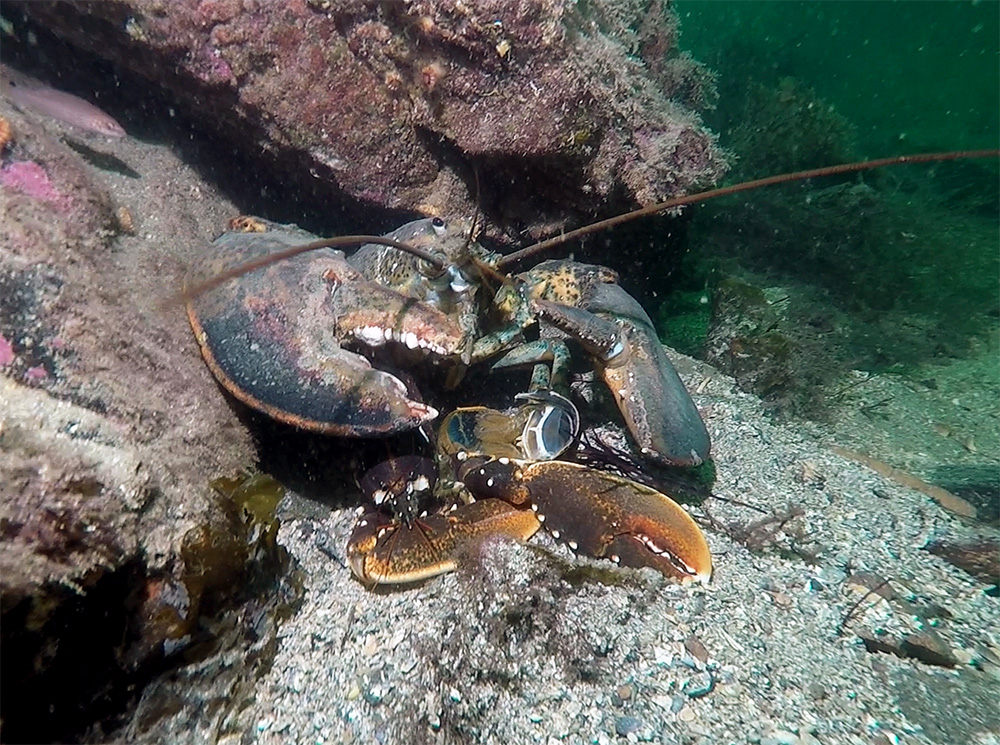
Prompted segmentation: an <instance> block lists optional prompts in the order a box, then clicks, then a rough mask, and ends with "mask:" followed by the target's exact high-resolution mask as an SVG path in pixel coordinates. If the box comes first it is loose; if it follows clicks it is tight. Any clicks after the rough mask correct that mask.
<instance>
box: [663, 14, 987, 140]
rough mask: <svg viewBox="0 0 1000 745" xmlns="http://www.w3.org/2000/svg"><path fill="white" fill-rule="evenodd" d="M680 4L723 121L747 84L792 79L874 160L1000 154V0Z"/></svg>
mask: <svg viewBox="0 0 1000 745" xmlns="http://www.w3.org/2000/svg"><path fill="white" fill-rule="evenodd" d="M674 7H675V8H676V10H677V12H678V14H679V15H680V18H681V40H680V43H681V47H682V48H684V49H686V50H688V51H690V52H691V53H692V54H693V55H694V57H695V58H696V59H698V60H700V61H701V62H704V63H705V64H707V65H708V66H709V67H710V68H712V69H713V70H716V71H717V72H718V74H719V84H720V85H719V91H720V101H719V111H720V113H721V114H722V115H723V117H724V116H725V115H726V114H727V112H728V111H729V104H731V102H732V101H733V99H734V98H735V94H736V93H738V91H739V88H740V87H741V85H745V82H746V80H747V79H748V78H749V79H755V80H757V81H759V82H761V83H764V84H768V83H775V82H777V81H778V80H780V79H781V78H782V77H785V76H793V77H795V78H798V79H800V80H803V81H805V82H806V83H807V84H808V85H809V86H811V87H812V88H814V89H815V90H816V92H817V94H818V95H819V96H820V97H821V98H822V99H824V100H826V101H828V102H829V103H830V104H832V105H833V106H835V107H836V108H837V110H838V111H839V112H840V113H841V114H842V115H843V116H844V117H846V118H847V119H848V120H849V121H850V122H851V123H852V124H853V125H854V126H855V127H856V130H857V136H858V140H859V144H860V146H861V148H862V150H863V151H864V152H865V153H866V154H868V155H869V156H870V157H878V156H879V155H883V156H885V155H895V154H897V153H903V152H912V151H916V150H955V149H968V148H982V147H996V146H997V141H998V131H1000V3H998V2H996V1H995V0H985V1H983V2H967V1H966V2H959V1H957V0H944V1H943V2H941V1H934V2H914V1H912V0H903V1H901V2H887V1H879V2H868V1H863V2H815V1H810V2H750V1H745V0H739V1H737V2H725V1H723V2H708V1H706V0H693V1H692V0H680V1H679V2H677V3H675V6H674ZM708 118H709V120H711V119H713V118H715V119H716V120H718V119H719V117H718V116H717V117H712V116H709V117H708Z"/></svg>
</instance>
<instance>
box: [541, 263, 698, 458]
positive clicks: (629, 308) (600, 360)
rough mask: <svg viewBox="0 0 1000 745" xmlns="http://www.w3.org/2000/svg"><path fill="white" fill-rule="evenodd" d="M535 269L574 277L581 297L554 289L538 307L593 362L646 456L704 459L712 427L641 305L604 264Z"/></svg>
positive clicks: (543, 315)
mask: <svg viewBox="0 0 1000 745" xmlns="http://www.w3.org/2000/svg"><path fill="white" fill-rule="evenodd" d="M533 271H535V272H538V273H539V274H543V273H548V274H554V275H556V276H558V275H559V274H563V275H565V274H572V275H573V276H574V283H573V286H579V287H580V288H581V289H580V290H579V291H578V292H577V295H569V296H567V294H566V293H565V292H558V293H557V292H555V291H553V290H552V289H549V290H548V293H547V296H543V297H537V298H536V299H535V301H534V302H535V307H536V308H537V309H538V312H539V315H541V316H542V318H544V319H545V320H546V321H548V322H549V323H551V324H552V325H553V326H555V327H557V328H558V329H560V330H561V331H563V332H564V333H566V334H569V335H570V336H572V337H573V338H575V339H576V340H578V341H579V342H580V343H581V345H582V346H583V347H584V348H585V349H586V350H587V351H588V352H589V353H590V354H591V356H592V357H593V358H594V360H595V362H596V364H597V367H598V369H599V370H600V372H601V375H602V377H603V378H604V382H605V384H606V385H607V387H608V388H609V390H611V391H612V393H613V394H614V397H615V402H616V403H617V404H618V408H619V409H620V410H621V412H622V416H623V417H624V419H625V423H626V424H627V425H628V428H629V431H630V432H631V433H632V436H633V437H634V438H635V440H636V442H637V443H638V445H639V448H640V450H641V451H642V453H643V455H646V456H648V457H651V458H654V459H657V460H660V461H663V462H665V463H667V464H669V465H676V466H696V465H700V464H701V463H702V462H704V461H705V460H706V459H707V458H708V456H709V451H710V449H711V441H710V439H709V435H708V430H707V429H706V428H705V423H704V422H703V421H702V419H701V415H700V414H699V413H698V407H697V406H695V404H694V401H692V400H691V395H690V394H689V393H688V391H687V389H686V388H685V387H684V383H683V382H682V381H681V379H680V376H679V375H678V374H677V371H676V370H675V369H674V366H673V365H672V364H671V363H670V360H669V359H668V358H667V355H666V353H665V352H664V351H663V345H662V344H661V343H660V340H659V337H658V336H657V335H656V329H655V328H654V326H653V322H652V320H650V318H649V316H648V315H647V314H646V311H644V310H643V309H642V306H641V305H640V304H639V303H638V301H637V300H636V299H635V298H633V297H632V296H631V295H629V294H628V293H627V292H626V291H625V290H624V289H622V287H621V286H620V285H619V284H617V282H615V281H613V280H614V279H615V277H614V275H613V274H612V275H609V273H608V270H606V269H604V268H603V267H596V266H591V265H588V264H571V263H569V262H562V263H561V264H560V263H559V262H544V263H543V264H540V265H539V266H538V267H536V269H535V270H533ZM550 283H551V281H550ZM563 284H566V283H565V282H564V283H563ZM539 294H542V293H539ZM570 301H575V303H574V304H570Z"/></svg>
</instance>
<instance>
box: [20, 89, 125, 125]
mask: <svg viewBox="0 0 1000 745" xmlns="http://www.w3.org/2000/svg"><path fill="white" fill-rule="evenodd" d="M3 92H4V94H5V95H6V96H7V98H9V99H10V101H11V103H13V104H14V105H15V106H17V107H18V108H19V109H22V110H26V111H30V112H34V113H36V114H41V115H42V116H47V117H51V118H52V119H58V120H59V121H61V122H63V123H64V124H69V125H71V126H73V127H77V128H78V129H82V130H85V131H87V132H91V133H93V134H99V135H104V136H105V137H124V136H125V129H124V128H123V127H122V125H121V124H119V123H118V122H117V121H115V120H114V119H113V118H112V117H111V116H110V115H109V114H106V113H105V112H103V111H101V110H100V109H99V108H97V107H96V106H94V104H92V103H90V102H89V101H85V100H83V99H82V98H80V97H79V96H74V95H73V94H71V93H65V92H63V91H57V90H56V89H55V88H48V87H45V86H39V87H31V86H26V85H18V84H15V83H14V82H5V83H4V85H3Z"/></svg>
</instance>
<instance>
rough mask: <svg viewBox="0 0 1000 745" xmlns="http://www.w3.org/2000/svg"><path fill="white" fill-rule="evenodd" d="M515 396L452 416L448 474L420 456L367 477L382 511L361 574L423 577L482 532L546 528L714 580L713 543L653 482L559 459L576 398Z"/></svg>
mask: <svg viewBox="0 0 1000 745" xmlns="http://www.w3.org/2000/svg"><path fill="white" fill-rule="evenodd" d="M519 398H520V399H521V404H520V406H518V407H516V408H514V409H512V410H509V411H497V410H494V409H489V408H486V407H464V408H459V409H456V410H455V411H453V412H451V413H450V414H448V415H447V416H446V417H445V418H444V420H443V421H442V423H441V426H440V429H439V432H438V441H437V461H438V463H437V466H438V467H439V468H440V472H441V474H442V478H440V479H438V473H437V470H438V469H437V467H435V464H434V463H433V462H432V461H431V460H430V459H427V458H417V457H413V456H404V457H401V458H395V459H392V460H389V461H385V462H383V463H381V464H379V465H378V466H376V467H375V468H373V469H371V470H370V471H369V472H368V473H367V474H365V476H364V477H363V478H362V480H361V488H362V491H363V492H365V494H366V495H367V496H368V497H369V498H370V499H371V501H372V502H373V503H375V504H376V505H377V509H376V510H374V511H371V512H367V513H363V514H361V516H360V517H359V519H358V521H357V523H356V526H355V528H354V532H353V533H352V535H351V538H350V540H349V541H348V546H347V555H348V562H349V563H350V566H351V569H352V571H353V572H354V574H355V575H356V576H357V577H358V578H359V579H360V580H362V581H364V582H370V583H373V584H392V583H404V582H412V581H417V580H422V579H427V578H429V577H433V576H435V575H437V574H441V573H443V572H447V571H450V570H452V569H454V568H455V567H456V566H457V565H458V564H459V563H460V561H461V559H462V556H463V554H464V553H466V552H467V551H469V549H470V547H471V546H473V545H474V544H475V543H476V542H477V541H480V540H483V539H484V538H487V537H490V536H496V535H502V536H506V537H509V538H513V539H516V540H520V541H525V540H527V539H528V538H530V537H531V536H533V535H534V534H535V533H536V532H537V531H538V530H539V529H540V528H541V527H543V526H544V527H545V529H546V530H547V531H548V532H549V533H550V534H551V535H552V536H553V537H554V538H556V539H561V540H564V541H565V542H566V543H567V544H568V545H569V547H570V548H571V549H573V550H574V551H576V552H578V553H581V554H584V555H587V556H591V557H595V558H605V559H609V560H610V561H613V562H615V563H616V564H621V565H623V566H629V567H652V568H654V569H657V570H659V571H660V572H662V573H663V574H665V575H666V576H668V577H671V578H673V579H676V580H678V581H680V582H692V581H695V582H707V581H708V579H709V578H710V577H711V573H712V559H711V554H710V552H709V549H708V544H707V543H706V541H705V536H704V535H703V534H702V532H701V530H700V529H699V528H698V526H697V525H696V524H695V522H694V520H692V519H691V517H690V515H688V513H687V512H685V511H684V510H683V509H682V508H681V507H680V506H679V505H678V504H677V503H676V502H674V501H673V500H672V499H670V498H669V497H667V496H666V495H664V494H661V493H660V492H658V491H656V490H655V489H653V488H651V487H648V486H644V485H642V484H638V483H635V482H633V481H630V480H628V479H626V478H623V477H621V476H616V475H614V474H610V473H605V472H603V471H597V470H594V469H591V468H588V467H586V466H584V465H581V464H579V463H573V462H568V461H562V460H556V459H557V458H558V457H559V456H560V455H561V454H562V453H564V452H565V451H566V450H567V449H568V448H569V447H570V446H571V445H572V444H573V443H574V442H575V441H576V438H577V436H578V434H579V427H580V417H579V414H578V412H577V410H576V407H575V406H574V405H573V404H572V402H570V401H569V400H568V399H566V398H564V397H562V396H561V395H559V394H556V393H554V392H552V391H544V392H537V393H533V394H525V395H522V396H519ZM442 482H444V483H443V484H442ZM436 484H437V488H435V485H436ZM387 502H389V503H391V508H390V509H389V510H386V509H385V508H384V506H385V505H386V503H387ZM428 509H430V510H433V512H428V511H427V510H428ZM362 512H363V510H362Z"/></svg>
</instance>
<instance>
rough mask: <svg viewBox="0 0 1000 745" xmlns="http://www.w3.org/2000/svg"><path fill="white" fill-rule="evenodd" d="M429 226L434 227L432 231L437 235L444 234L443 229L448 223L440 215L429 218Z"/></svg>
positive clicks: (445, 228)
mask: <svg viewBox="0 0 1000 745" xmlns="http://www.w3.org/2000/svg"><path fill="white" fill-rule="evenodd" d="M431 227H432V228H434V232H435V233H436V234H437V235H444V231H445V230H447V228H448V225H447V223H445V221H444V220H442V219H441V218H440V217H435V218H434V219H433V220H431Z"/></svg>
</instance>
